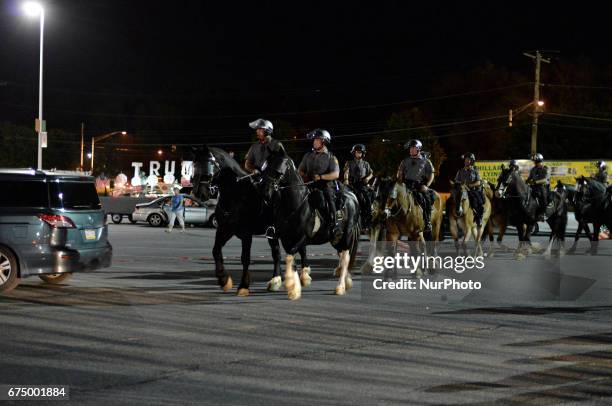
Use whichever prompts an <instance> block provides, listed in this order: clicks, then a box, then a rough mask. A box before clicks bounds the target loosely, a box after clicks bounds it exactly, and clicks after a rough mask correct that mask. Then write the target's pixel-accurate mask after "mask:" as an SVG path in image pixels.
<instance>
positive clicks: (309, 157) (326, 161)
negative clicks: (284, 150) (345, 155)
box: [298, 147, 340, 180]
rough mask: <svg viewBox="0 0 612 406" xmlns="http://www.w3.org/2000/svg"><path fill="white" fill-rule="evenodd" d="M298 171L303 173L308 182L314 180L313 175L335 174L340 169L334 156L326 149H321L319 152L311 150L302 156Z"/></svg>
mask: <svg viewBox="0 0 612 406" xmlns="http://www.w3.org/2000/svg"><path fill="white" fill-rule="evenodd" d="M298 170H299V171H300V172H303V173H305V174H306V177H307V178H308V179H309V180H314V176H315V175H325V174H326V173H330V172H336V171H339V170H340V167H339V165H338V159H336V157H335V156H334V154H332V153H331V152H329V150H328V149H327V147H323V148H321V150H320V151H319V152H317V151H314V150H313V151H310V152H309V153H307V154H306V155H304V158H302V162H300V166H299V168H298Z"/></svg>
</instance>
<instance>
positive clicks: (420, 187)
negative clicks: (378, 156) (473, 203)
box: [397, 140, 434, 236]
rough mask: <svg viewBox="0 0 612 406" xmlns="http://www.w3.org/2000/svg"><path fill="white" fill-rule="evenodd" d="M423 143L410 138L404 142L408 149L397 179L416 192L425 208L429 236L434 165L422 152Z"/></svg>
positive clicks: (415, 194) (424, 218) (416, 197)
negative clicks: (430, 187)
mask: <svg viewBox="0 0 612 406" xmlns="http://www.w3.org/2000/svg"><path fill="white" fill-rule="evenodd" d="M422 148H423V144H422V143H421V141H419V140H410V141H408V142H407V143H406V144H404V149H406V150H407V151H408V154H409V155H408V157H406V158H405V159H404V160H403V161H402V162H401V163H400V166H399V168H398V169H397V179H398V181H399V182H403V183H404V184H405V185H406V189H407V190H410V191H413V192H415V193H414V197H415V200H416V202H417V204H418V205H419V206H421V209H422V210H423V220H424V222H425V229H424V230H423V231H424V232H425V233H426V234H427V235H428V236H431V214H432V213H431V212H432V209H433V199H434V196H433V190H430V189H429V186H430V185H431V183H432V182H433V180H434V167H433V165H432V164H431V161H430V160H429V159H428V158H427V156H425V154H423V153H422V152H421V149H422Z"/></svg>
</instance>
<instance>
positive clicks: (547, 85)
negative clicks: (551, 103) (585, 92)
mask: <svg viewBox="0 0 612 406" xmlns="http://www.w3.org/2000/svg"><path fill="white" fill-rule="evenodd" d="M542 86H543V87H571V88H576V89H591V90H612V86H589V85H566V84H561V83H542Z"/></svg>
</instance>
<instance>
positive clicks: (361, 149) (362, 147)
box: [351, 144, 366, 155]
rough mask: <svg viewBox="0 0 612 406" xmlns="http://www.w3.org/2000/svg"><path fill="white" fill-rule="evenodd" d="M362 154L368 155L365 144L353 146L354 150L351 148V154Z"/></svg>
mask: <svg viewBox="0 0 612 406" xmlns="http://www.w3.org/2000/svg"><path fill="white" fill-rule="evenodd" d="M357 151H359V152H361V154H362V155H365V153H366V147H365V145H363V144H355V145H353V148H351V154H352V155H355V152H357Z"/></svg>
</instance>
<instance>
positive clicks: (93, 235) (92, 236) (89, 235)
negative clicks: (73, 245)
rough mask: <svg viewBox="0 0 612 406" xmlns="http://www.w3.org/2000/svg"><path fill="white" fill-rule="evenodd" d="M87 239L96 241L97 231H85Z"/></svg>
mask: <svg viewBox="0 0 612 406" xmlns="http://www.w3.org/2000/svg"><path fill="white" fill-rule="evenodd" d="M85 239H86V240H95V239H96V230H85Z"/></svg>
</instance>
